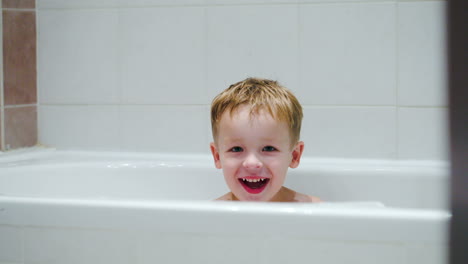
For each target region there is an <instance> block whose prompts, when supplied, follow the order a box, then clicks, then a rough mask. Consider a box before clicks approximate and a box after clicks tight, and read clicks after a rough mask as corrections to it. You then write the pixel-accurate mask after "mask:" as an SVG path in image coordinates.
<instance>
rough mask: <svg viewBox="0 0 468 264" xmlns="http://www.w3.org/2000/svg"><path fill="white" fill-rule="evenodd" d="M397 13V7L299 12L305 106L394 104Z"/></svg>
mask: <svg viewBox="0 0 468 264" xmlns="http://www.w3.org/2000/svg"><path fill="white" fill-rule="evenodd" d="M395 10H396V6H395V4H393V3H339V4H336V3H332V4H316V5H304V6H302V7H301V8H300V10H299V21H300V24H299V27H300V47H299V49H300V56H299V58H300V59H299V65H300V66H299V67H300V69H299V71H300V77H299V78H300V82H299V85H300V90H299V91H298V92H297V96H298V97H299V98H301V99H302V100H301V101H302V103H303V104H319V105H324V104H325V105H342V104H345V105H394V104H395V101H396V93H395V91H396V90H395V87H396V81H395V63H396V62H395V55H396V54H395V36H396V32H395Z"/></svg>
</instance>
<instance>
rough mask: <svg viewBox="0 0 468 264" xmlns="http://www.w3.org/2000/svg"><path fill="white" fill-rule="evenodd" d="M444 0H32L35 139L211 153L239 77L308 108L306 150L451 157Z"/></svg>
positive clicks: (78, 146)
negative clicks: (224, 96) (228, 92)
mask: <svg viewBox="0 0 468 264" xmlns="http://www.w3.org/2000/svg"><path fill="white" fill-rule="evenodd" d="M445 5H446V3H445V1H400V0H398V1H396V0H393V1H391V0H365V1H359V0H357V1H356V0H352V1H351V0H335V1H325V0H300V1H297V0H296V1H292V0H289V1H288V0H283V1H281V0H252V1H244V0H236V1H234V0H219V1H214V0H179V1H168V0H137V1H130V0H128V1H123V0H100V1H92V0H86V1H85V0H82V1H66V0H38V1H37V16H38V18H37V22H38V40H37V41H38V75H37V77H38V97H39V99H38V101H39V109H38V110H39V121H38V124H39V141H40V143H42V144H44V145H48V146H53V147H57V148H61V149H97V150H125V151H161V152H187V153H205V154H207V153H208V152H209V148H208V143H209V142H210V141H211V132H210V124H209V104H210V102H211V99H212V98H213V97H214V96H215V95H216V94H217V93H219V92H220V91H221V90H223V89H224V88H226V87H227V86H228V85H229V84H231V83H233V82H236V81H238V80H241V79H244V78H246V77H248V76H258V77H267V78H273V79H277V80H279V81H280V82H281V83H282V84H284V85H285V86H287V87H289V88H290V89H291V90H292V91H293V92H294V93H295V94H296V95H297V96H298V98H299V100H300V101H301V103H302V104H303V106H304V111H305V117H304V121H303V131H302V140H304V141H305V143H306V150H305V155H306V156H316V157H344V158H376V159H423V160H426V159H429V160H446V159H447V131H446V130H447V126H446V122H447V117H446V115H447V102H446V101H447V100H446V92H445V90H446V84H445V71H444V70H445V42H444V41H445Z"/></svg>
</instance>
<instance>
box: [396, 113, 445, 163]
mask: <svg viewBox="0 0 468 264" xmlns="http://www.w3.org/2000/svg"><path fill="white" fill-rule="evenodd" d="M448 137H449V136H448V111H447V109H445V108H400V109H399V110H398V157H399V158H400V159H428V160H448V153H449V145H448V144H449V138H448Z"/></svg>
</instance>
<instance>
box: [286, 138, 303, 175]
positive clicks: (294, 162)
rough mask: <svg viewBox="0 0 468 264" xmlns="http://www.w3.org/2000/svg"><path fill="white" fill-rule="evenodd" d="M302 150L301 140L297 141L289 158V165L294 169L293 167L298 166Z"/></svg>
mask: <svg viewBox="0 0 468 264" xmlns="http://www.w3.org/2000/svg"><path fill="white" fill-rule="evenodd" d="M303 151H304V142H303V141H299V142H297V144H296V146H295V147H294V149H293V152H292V160H291V163H290V164H289V167H291V168H293V169H294V168H297V166H299V163H300V162H301V157H302V152H303Z"/></svg>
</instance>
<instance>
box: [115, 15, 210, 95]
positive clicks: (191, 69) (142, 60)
mask: <svg viewBox="0 0 468 264" xmlns="http://www.w3.org/2000/svg"><path fill="white" fill-rule="evenodd" d="M204 14H205V11H204V8H203V7H177V8H174V7H167V8H166V7H158V8H151V7H148V8H144V9H141V8H136V9H130V8H129V9H122V10H121V13H120V25H121V29H122V33H121V34H122V35H121V37H122V43H121V48H122V69H123V70H122V101H123V102H124V103H131V104H206V103H207V102H208V99H207V95H206V91H207V89H206V82H205V79H206V78H205V75H206V74H205V65H206V56H205V27H204V25H205V24H204Z"/></svg>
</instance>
